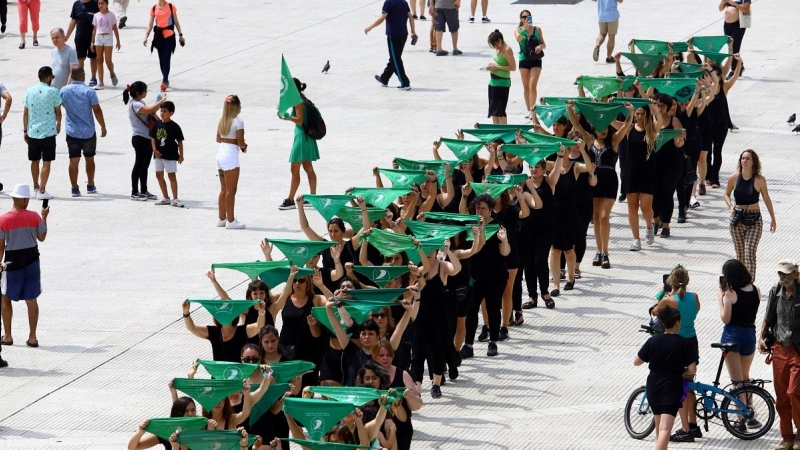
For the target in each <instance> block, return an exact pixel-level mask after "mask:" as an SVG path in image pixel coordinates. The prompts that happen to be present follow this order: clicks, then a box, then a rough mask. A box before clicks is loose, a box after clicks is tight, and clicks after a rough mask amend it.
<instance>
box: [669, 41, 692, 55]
mask: <svg viewBox="0 0 800 450" xmlns="http://www.w3.org/2000/svg"><path fill="white" fill-rule="evenodd" d="M671 44H672V51H673V52H675V53H685V52H688V51H689V44H687V43H686V42H684V41H675V42H671Z"/></svg>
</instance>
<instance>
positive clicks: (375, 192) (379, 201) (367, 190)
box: [337, 187, 411, 220]
mask: <svg viewBox="0 0 800 450" xmlns="http://www.w3.org/2000/svg"><path fill="white" fill-rule="evenodd" d="M410 192H411V189H409V188H401V187H396V188H394V187H393V188H371V187H357V188H353V189H352V190H350V191H348V193H349V194H351V195H355V196H357V197H359V196H360V197H364V201H366V202H367V203H368V204H370V205H372V206H374V207H375V208H380V209H386V208H388V207H389V205H391V204H392V203H393V202H394V201H395V200H397V198H398V197H402V196H404V195H406V194H408V193H410ZM342 209H344V208H342ZM358 210H359V214H360V213H361V208H358ZM384 214H386V213H385V212H384ZM337 215H338V214H337ZM342 220H344V218H342Z"/></svg>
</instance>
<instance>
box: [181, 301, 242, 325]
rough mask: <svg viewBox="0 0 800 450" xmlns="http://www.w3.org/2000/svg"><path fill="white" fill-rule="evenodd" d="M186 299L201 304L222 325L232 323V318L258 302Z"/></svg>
mask: <svg viewBox="0 0 800 450" xmlns="http://www.w3.org/2000/svg"><path fill="white" fill-rule="evenodd" d="M186 301H187V302H189V303H197V304H199V305H202V306H203V308H205V309H206V311H208V312H209V314H211V315H212V316H214V318H215V319H217V322H219V323H220V324H222V325H228V324H230V323H233V319H235V318H237V317H238V316H239V315H240V314H242V313H243V312H245V311H247V309H248V308H250V307H251V306H254V305H255V304H256V303H258V300H192V299H188V298H187V299H186Z"/></svg>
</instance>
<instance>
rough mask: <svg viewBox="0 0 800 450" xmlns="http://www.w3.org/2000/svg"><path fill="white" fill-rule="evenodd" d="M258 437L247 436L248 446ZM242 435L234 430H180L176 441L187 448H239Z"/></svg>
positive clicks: (215, 449)
mask: <svg viewBox="0 0 800 450" xmlns="http://www.w3.org/2000/svg"><path fill="white" fill-rule="evenodd" d="M256 439H258V436H256V435H255V434H254V435H252V436H248V437H247V443H248V447H250V446H251V445H253V443H254V442H255V441H256ZM241 440H242V436H241V435H240V434H239V432H238V431H236V430H204V431H181V433H180V434H178V443H179V444H181V445H185V446H186V447H188V448H189V450H239V448H240V447H239V442H240V441H241Z"/></svg>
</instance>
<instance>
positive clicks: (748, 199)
mask: <svg viewBox="0 0 800 450" xmlns="http://www.w3.org/2000/svg"><path fill="white" fill-rule="evenodd" d="M755 184H756V178H755V177H753V176H751V177H750V179H749V180H745V179H744V178H743V177H742V174H739V178H737V179H736V188H734V190H733V199H734V200H735V201H736V205H741V206H744V205H754V204H756V203H758V197H759V194H758V191H757V190H756V186H755Z"/></svg>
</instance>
